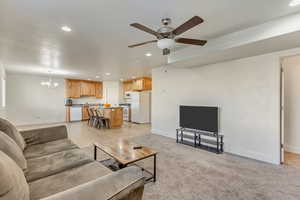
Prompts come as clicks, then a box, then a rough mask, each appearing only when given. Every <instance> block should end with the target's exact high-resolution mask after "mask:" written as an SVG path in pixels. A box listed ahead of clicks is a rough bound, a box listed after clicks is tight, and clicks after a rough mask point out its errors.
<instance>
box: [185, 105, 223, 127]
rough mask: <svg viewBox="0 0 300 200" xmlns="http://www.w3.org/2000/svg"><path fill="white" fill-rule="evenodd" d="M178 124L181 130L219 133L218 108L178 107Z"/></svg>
mask: <svg viewBox="0 0 300 200" xmlns="http://www.w3.org/2000/svg"><path fill="white" fill-rule="evenodd" d="M179 110H180V111H179V112H180V117H179V121H180V122H179V123H180V127H182V128H189V129H197V130H202V131H208V132H214V133H217V132H218V131H219V117H218V114H219V109H218V107H204V106H180V109H179Z"/></svg>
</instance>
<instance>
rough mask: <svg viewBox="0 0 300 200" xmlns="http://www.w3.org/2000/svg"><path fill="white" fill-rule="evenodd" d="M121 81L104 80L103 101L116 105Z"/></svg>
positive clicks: (118, 101) (119, 94)
mask: <svg viewBox="0 0 300 200" xmlns="http://www.w3.org/2000/svg"><path fill="white" fill-rule="evenodd" d="M121 91H122V89H121V83H120V81H104V82H103V97H104V103H109V104H111V105H112V106H118V105H119V103H120V99H121V94H122V93H121Z"/></svg>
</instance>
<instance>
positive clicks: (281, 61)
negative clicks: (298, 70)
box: [279, 58, 285, 164]
mask: <svg viewBox="0 0 300 200" xmlns="http://www.w3.org/2000/svg"><path fill="white" fill-rule="evenodd" d="M283 59H284V58H281V59H280V105H279V109H280V144H279V145H280V146H279V147H280V163H281V164H284V161H285V160H284V110H285V106H284V66H283Z"/></svg>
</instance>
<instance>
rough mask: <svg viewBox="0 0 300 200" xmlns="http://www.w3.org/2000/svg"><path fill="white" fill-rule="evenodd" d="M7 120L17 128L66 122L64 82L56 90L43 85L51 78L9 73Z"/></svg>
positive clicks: (60, 82) (61, 80)
mask: <svg viewBox="0 0 300 200" xmlns="http://www.w3.org/2000/svg"><path fill="white" fill-rule="evenodd" d="M6 80H7V109H6V115H7V118H8V119H9V120H11V121H13V122H14V123H15V124H17V125H27V124H40V123H55V122H63V121H65V107H64V104H65V86H64V79H62V78H60V79H57V78H54V79H53V81H56V82H58V83H59V86H58V87H57V88H47V87H45V86H41V84H40V82H41V81H47V80H48V77H43V76H36V75H35V76H31V75H24V74H7V76H6Z"/></svg>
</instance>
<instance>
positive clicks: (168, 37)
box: [128, 16, 207, 55]
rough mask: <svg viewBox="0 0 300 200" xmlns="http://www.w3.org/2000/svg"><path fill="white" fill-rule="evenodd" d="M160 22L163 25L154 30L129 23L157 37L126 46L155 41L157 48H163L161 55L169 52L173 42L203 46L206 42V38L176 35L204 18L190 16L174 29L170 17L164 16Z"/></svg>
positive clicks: (201, 21)
mask: <svg viewBox="0 0 300 200" xmlns="http://www.w3.org/2000/svg"><path fill="white" fill-rule="evenodd" d="M161 22H162V24H163V26H162V27H161V28H159V29H158V30H157V31H154V30H152V29H150V28H148V27H146V26H144V25H142V24H139V23H133V24H130V26H133V27H134V28H137V29H139V30H141V31H145V32H147V33H150V34H151V35H154V36H155V37H156V38H157V39H156V40H151V41H147V42H142V43H138V44H134V45H130V46H128V47H129V48H133V47H138V46H142V45H145V44H149V43H155V42H157V46H158V48H160V49H162V50H163V55H168V54H170V48H172V47H173V46H174V45H175V43H182V44H191V45H200V46H203V45H205V44H206V42H207V41H206V40H196V39H189V38H182V37H176V36H178V35H180V34H182V33H184V32H186V31H188V30H189V29H191V28H193V27H195V26H197V25H199V24H201V23H203V22H204V20H203V19H202V18H200V17H198V16H194V17H192V18H191V19H190V20H188V21H186V22H185V23H183V24H182V25H180V26H179V27H177V28H175V29H174V28H172V27H170V26H169V25H170V24H171V19H170V18H164V19H162V20H161Z"/></svg>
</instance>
